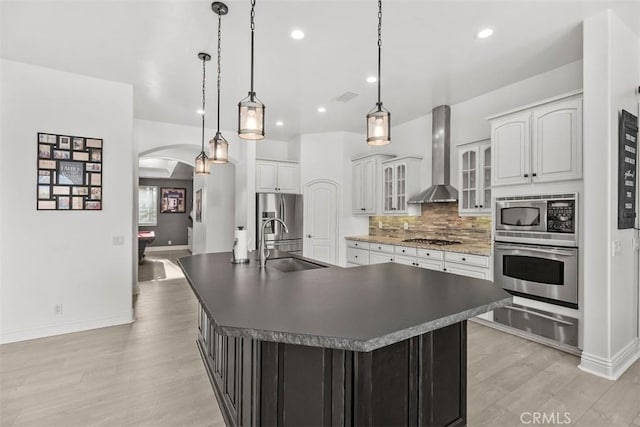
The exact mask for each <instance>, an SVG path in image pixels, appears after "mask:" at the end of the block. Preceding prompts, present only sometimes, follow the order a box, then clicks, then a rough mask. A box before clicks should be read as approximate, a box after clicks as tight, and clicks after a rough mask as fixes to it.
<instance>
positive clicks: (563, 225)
mask: <svg viewBox="0 0 640 427" xmlns="http://www.w3.org/2000/svg"><path fill="white" fill-rule="evenodd" d="M575 216H576V201H575V200H553V201H552V200H549V201H548V202H547V231H548V232H550V233H575V224H576V221H575Z"/></svg>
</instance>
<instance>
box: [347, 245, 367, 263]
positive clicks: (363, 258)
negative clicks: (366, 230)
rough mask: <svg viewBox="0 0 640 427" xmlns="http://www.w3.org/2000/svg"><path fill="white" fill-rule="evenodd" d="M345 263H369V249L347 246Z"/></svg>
mask: <svg viewBox="0 0 640 427" xmlns="http://www.w3.org/2000/svg"><path fill="white" fill-rule="evenodd" d="M347 263H349V264H354V265H369V249H368V248H367V249H359V248H353V247H350V246H347Z"/></svg>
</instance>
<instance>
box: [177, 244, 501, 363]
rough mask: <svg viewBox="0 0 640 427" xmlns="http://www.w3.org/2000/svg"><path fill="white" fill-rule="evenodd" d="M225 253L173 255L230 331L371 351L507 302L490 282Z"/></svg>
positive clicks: (203, 301)
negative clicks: (303, 266)
mask: <svg viewBox="0 0 640 427" xmlns="http://www.w3.org/2000/svg"><path fill="white" fill-rule="evenodd" d="M283 257H291V255H289V254H288V253H286V252H279V251H272V259H278V258H283ZM297 258H300V257H297ZM230 259H231V254H230V253H215V254H206V255H194V256H188V257H184V258H180V259H179V260H178V263H179V264H180V266H181V267H182V270H183V271H184V273H185V275H186V277H187V280H188V281H189V284H190V285H191V288H192V289H193V291H194V292H195V294H196V296H197V298H198V300H200V303H201V304H202V306H203V307H204V309H205V310H206V311H207V313H208V314H209V315H210V316H211V319H212V320H213V322H215V327H216V328H218V329H219V330H220V331H221V332H222V333H223V334H225V335H230V336H242V337H250V338H255V339H260V340H266V341H274V342H284V343H292V344H304V345H308V346H316V347H324V348H335V349H345V350H354V351H371V350H375V349H377V348H380V347H384V346H387V345H389V344H393V343H396V342H398V341H402V340H405V339H408V338H411V337H414V336H417V335H421V334H424V333H426V332H429V331H432V330H434V329H438V328H442V327H444V326H447V325H450V324H453V323H456V322H460V321H462V320H466V319H468V318H471V317H475V316H477V315H478V314H481V313H485V312H487V311H491V310H493V309H495V308H497V307H502V306H504V305H507V304H508V303H509V302H510V301H511V296H510V295H509V294H508V293H506V292H505V291H504V290H502V289H501V288H499V287H498V286H495V285H494V284H493V283H492V282H489V281H485V280H481V279H473V278H467V277H462V276H458V275H452V274H447V273H443V272H439V271H432V270H424V269H420V268H414V267H408V266H404V265H399V264H391V263H386V264H379V265H369V266H361V267H355V268H340V267H327V268H318V269H314V270H306V271H297V272H288V273H283V272H281V271H278V270H276V269H273V268H270V267H269V261H267V268H266V269H260V268H259V267H258V262H257V261H255V260H251V262H250V263H249V264H231V263H230V262H229V260H230ZM303 259H304V258H303ZM312 262H314V263H317V261H312Z"/></svg>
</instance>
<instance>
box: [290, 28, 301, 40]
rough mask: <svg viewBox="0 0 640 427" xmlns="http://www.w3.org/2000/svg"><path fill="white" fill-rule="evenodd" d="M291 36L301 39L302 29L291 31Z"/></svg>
mask: <svg viewBox="0 0 640 427" xmlns="http://www.w3.org/2000/svg"><path fill="white" fill-rule="evenodd" d="M291 38H293V39H294V40H302V39H303V38H304V31H302V30H293V31H291Z"/></svg>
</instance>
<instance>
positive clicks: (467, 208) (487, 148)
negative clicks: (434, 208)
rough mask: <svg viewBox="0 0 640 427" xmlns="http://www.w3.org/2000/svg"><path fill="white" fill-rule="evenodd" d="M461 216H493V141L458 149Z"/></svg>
mask: <svg viewBox="0 0 640 427" xmlns="http://www.w3.org/2000/svg"><path fill="white" fill-rule="evenodd" d="M458 188H459V189H460V200H459V202H458V211H459V214H460V215H490V214H491V140H490V139H485V140H483V141H478V142H473V143H470V144H465V145H462V146H459V147H458Z"/></svg>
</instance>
